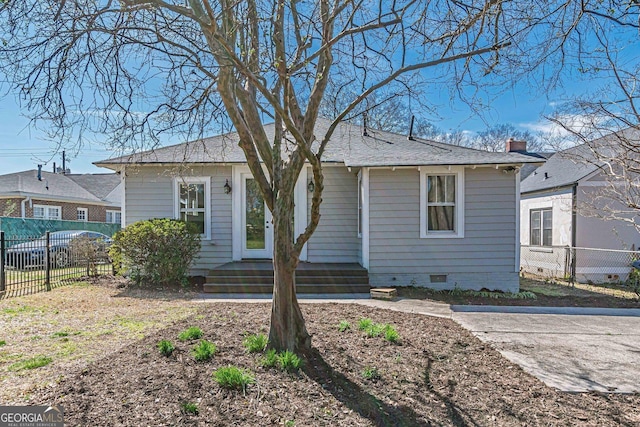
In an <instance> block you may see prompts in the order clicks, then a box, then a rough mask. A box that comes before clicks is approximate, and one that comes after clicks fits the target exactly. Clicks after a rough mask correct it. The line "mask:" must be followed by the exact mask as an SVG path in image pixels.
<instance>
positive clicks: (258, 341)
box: [242, 334, 269, 353]
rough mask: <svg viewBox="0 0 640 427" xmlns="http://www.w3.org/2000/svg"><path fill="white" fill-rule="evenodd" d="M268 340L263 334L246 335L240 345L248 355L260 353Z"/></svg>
mask: <svg viewBox="0 0 640 427" xmlns="http://www.w3.org/2000/svg"><path fill="white" fill-rule="evenodd" d="M268 343H269V340H268V338H267V336H266V335H264V334H255V335H247V336H246V337H245V339H244V341H243V342H242V345H244V347H245V348H246V349H247V352H249V353H260V352H261V351H262V350H264V349H265V347H266V346H267V344H268Z"/></svg>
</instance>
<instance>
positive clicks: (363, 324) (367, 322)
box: [358, 317, 373, 331]
mask: <svg viewBox="0 0 640 427" xmlns="http://www.w3.org/2000/svg"><path fill="white" fill-rule="evenodd" d="M372 325H373V320H371V319H367V318H366V317H363V318H361V319H360V320H358V329H360V330H361V331H366V330H367V329H369V328H370V327H371V326H372Z"/></svg>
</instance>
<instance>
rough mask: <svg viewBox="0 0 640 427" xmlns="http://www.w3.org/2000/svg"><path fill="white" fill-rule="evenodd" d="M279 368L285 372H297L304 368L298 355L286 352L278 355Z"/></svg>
mask: <svg viewBox="0 0 640 427" xmlns="http://www.w3.org/2000/svg"><path fill="white" fill-rule="evenodd" d="M278 366H279V367H280V369H282V370H283V371H297V370H298V369H300V368H301V367H302V359H300V358H299V357H298V355H297V354H295V353H293V352H291V351H289V350H286V351H283V352H281V353H280V354H278Z"/></svg>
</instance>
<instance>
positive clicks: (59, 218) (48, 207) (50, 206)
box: [31, 204, 62, 220]
mask: <svg viewBox="0 0 640 427" xmlns="http://www.w3.org/2000/svg"><path fill="white" fill-rule="evenodd" d="M36 208H42V209H44V213H45V215H44V217H42V218H40V217H36V216H35V215H33V214H34V213H35V209H36ZM49 209H58V212H59V213H60V216H59V217H57V218H51V217H50V216H49ZM31 212H32V215H33V217H34V218H36V219H56V220H61V219H62V206H53V205H36V204H34V205H33V207H32V211H31Z"/></svg>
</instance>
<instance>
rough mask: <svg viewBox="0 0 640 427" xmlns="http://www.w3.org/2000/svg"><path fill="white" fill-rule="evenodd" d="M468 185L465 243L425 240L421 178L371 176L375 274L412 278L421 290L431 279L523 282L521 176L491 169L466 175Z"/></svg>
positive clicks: (384, 172)
mask: <svg viewBox="0 0 640 427" xmlns="http://www.w3.org/2000/svg"><path fill="white" fill-rule="evenodd" d="M464 185H465V200H464V203H465V210H464V215H465V218H464V219H465V226H464V238H455V239H454V238H452V239H447V238H444V239H442V238H441V239H421V238H420V172H419V171H418V170H417V169H401V170H396V171H391V170H388V169H378V170H371V171H370V178H369V209H370V212H369V218H370V219H369V221H370V225H369V233H370V245H369V258H370V262H369V265H370V268H369V272H370V274H372V275H373V276H374V277H380V278H383V277H391V276H393V277H398V278H399V277H408V276H411V277H412V278H413V279H412V283H414V284H417V285H428V284H429V283H428V282H429V281H428V276H429V275H430V274H447V275H449V276H450V277H458V278H471V277H473V274H474V273H482V274H485V275H486V274H490V275H495V277H500V278H505V277H506V278H508V280H510V281H513V280H514V278H515V280H517V273H516V271H515V244H516V233H517V230H516V188H515V176H514V175H513V174H505V173H502V171H499V170H495V169H490V168H478V169H466V170H465V183H464ZM449 280H451V278H450V279H449ZM464 280H467V279H464ZM387 284H388V285H393V283H387ZM397 284H398V285H400V284H401V283H397ZM457 285H458V286H461V287H474V286H473V284H471V283H466V284H465V283H457ZM512 285H513V284H510V285H509V286H502V285H501V284H499V283H498V284H496V286H495V287H496V288H506V287H512Z"/></svg>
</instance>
